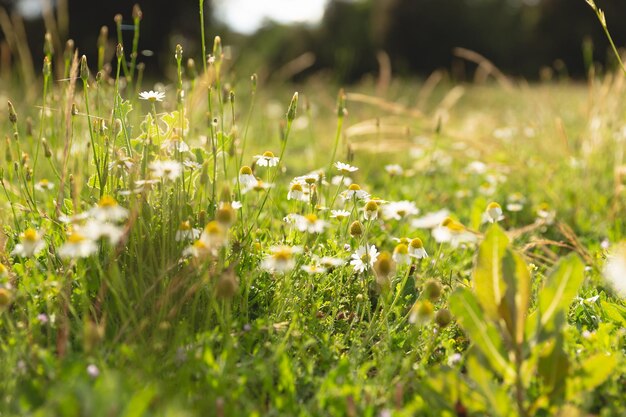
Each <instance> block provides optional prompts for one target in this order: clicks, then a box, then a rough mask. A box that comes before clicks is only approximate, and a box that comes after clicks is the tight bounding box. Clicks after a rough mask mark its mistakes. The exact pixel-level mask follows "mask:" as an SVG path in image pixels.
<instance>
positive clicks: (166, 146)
mask: <svg viewBox="0 0 626 417" xmlns="http://www.w3.org/2000/svg"><path fill="white" fill-rule="evenodd" d="M161 149H163V150H165V152H167V153H168V154H170V155H172V154H174V153H176V152H178V153H185V152H189V145H187V144H186V143H185V141H183V140H182V139H181V138H179V137H178V136H174V137H173V138H171V139H166V140H164V141H163V143H162V144H161Z"/></svg>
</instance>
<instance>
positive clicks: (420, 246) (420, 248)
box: [409, 237, 428, 259]
mask: <svg viewBox="0 0 626 417" xmlns="http://www.w3.org/2000/svg"><path fill="white" fill-rule="evenodd" d="M409 256H411V257H412V258H416V259H423V258H428V254H427V253H426V249H424V243H423V242H422V239H420V238H419V237H416V238H415V239H412V240H411V242H410V243H409Z"/></svg>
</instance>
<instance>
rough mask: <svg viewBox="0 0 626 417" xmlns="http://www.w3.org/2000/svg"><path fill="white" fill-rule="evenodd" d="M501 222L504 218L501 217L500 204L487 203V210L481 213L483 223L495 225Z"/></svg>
mask: <svg viewBox="0 0 626 417" xmlns="http://www.w3.org/2000/svg"><path fill="white" fill-rule="evenodd" d="M501 220H504V216H503V215H502V207H500V204H498V203H496V202H495V201H493V202H491V203H489V205H488V206H487V209H486V210H485V212H484V213H483V219H482V221H483V223H486V222H489V223H497V222H499V221H501Z"/></svg>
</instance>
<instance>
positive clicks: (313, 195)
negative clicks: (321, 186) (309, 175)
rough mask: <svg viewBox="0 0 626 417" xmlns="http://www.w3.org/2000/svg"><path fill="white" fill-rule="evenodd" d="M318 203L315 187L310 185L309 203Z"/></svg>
mask: <svg viewBox="0 0 626 417" xmlns="http://www.w3.org/2000/svg"><path fill="white" fill-rule="evenodd" d="M318 201H319V195H318V194H317V187H316V186H315V185H311V203H312V204H313V205H316V204H317V202H318Z"/></svg>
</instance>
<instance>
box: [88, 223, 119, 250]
mask: <svg viewBox="0 0 626 417" xmlns="http://www.w3.org/2000/svg"><path fill="white" fill-rule="evenodd" d="M76 231H78V232H79V233H80V234H81V235H83V236H85V237H86V238H88V239H91V240H98V239H100V238H103V237H104V238H107V239H108V240H109V243H111V245H114V246H115V245H117V244H118V242H119V241H120V240H121V239H122V236H124V230H123V229H122V228H121V227H119V226H116V225H114V224H111V223H108V222H102V221H99V220H95V219H90V220H87V222H85V224H83V225H80V226H76Z"/></svg>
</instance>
